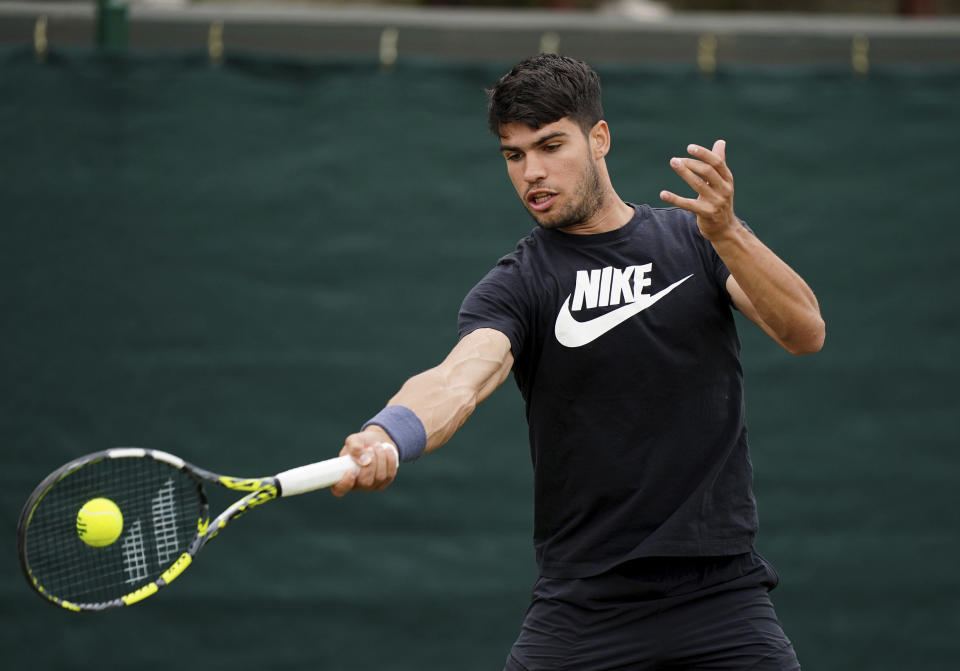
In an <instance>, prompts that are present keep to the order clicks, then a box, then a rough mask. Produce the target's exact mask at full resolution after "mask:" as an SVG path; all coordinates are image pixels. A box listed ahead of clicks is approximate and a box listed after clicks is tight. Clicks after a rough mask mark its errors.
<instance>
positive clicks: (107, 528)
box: [77, 498, 123, 548]
mask: <svg viewBox="0 0 960 671" xmlns="http://www.w3.org/2000/svg"><path fill="white" fill-rule="evenodd" d="M121 533H123V515H122V514H121V513H120V509H119V508H117V504H116V503H114V502H113V501H111V500H110V499H105V498H96V499H90V500H89V501H87V502H86V503H84V504H83V507H82V508H81V509H80V512H78V513H77V535H78V536H80V540H82V541H83V542H84V543H86V544H87V545H91V546H93V547H95V548H102V547H106V546H107V545H110V544H111V543H113V542H114V541H116V540H117V539H118V538H120V534H121Z"/></svg>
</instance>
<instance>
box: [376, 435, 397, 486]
mask: <svg viewBox="0 0 960 671" xmlns="http://www.w3.org/2000/svg"><path fill="white" fill-rule="evenodd" d="M379 452H380V453H379V455H378V457H379V458H378V460H377V462H378V466H377V485H376V489H377V490H378V491H382V490H384V489H386V488H387V487H388V486H389V485H390V483H391V482H393V479H394V478H395V477H396V474H397V466H398V464H397V449H396V448H395V447H394V446H393V445H392V444H391V443H380V446H379Z"/></svg>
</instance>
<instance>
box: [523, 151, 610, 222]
mask: <svg viewBox="0 0 960 671" xmlns="http://www.w3.org/2000/svg"><path fill="white" fill-rule="evenodd" d="M524 205H525V206H526V203H524ZM602 207H603V190H602V189H601V188H600V172H599V171H598V170H597V166H596V165H595V164H594V163H593V161H586V162H585V164H584V169H583V174H582V175H581V179H580V181H579V185H578V187H577V190H576V191H575V192H574V198H573V200H572V201H571V202H569V203H568V204H567V205H566V206H565V207H564V208H563V209H562V210H560V211H559V212H555V213H543V214H541V213H539V212H534V211H533V210H531V209H529V207H527V208H526V209H527V212H528V213H529V214H530V216H531V217H533V220H534V221H535V222H537V226H539V227H540V228H545V229H559V230H563V229H564V228H570V227H571V226H577V225H579V224H583V223H585V222H586V221H588V220H590V219H591V218H592V217H593V216H594V215H595V214H597V212H599V211H600V209H601V208H602Z"/></svg>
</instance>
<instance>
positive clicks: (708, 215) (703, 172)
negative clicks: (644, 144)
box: [660, 140, 739, 240]
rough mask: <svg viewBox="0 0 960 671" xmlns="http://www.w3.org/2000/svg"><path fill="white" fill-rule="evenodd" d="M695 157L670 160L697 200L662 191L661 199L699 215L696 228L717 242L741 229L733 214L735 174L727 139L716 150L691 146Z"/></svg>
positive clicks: (689, 150) (718, 143)
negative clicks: (729, 166) (727, 156)
mask: <svg viewBox="0 0 960 671" xmlns="http://www.w3.org/2000/svg"><path fill="white" fill-rule="evenodd" d="M687 151H688V152H689V153H690V155H691V156H692V157H693V158H679V157H675V158H672V159H670V167H672V168H673V169H674V171H675V172H676V173H677V174H678V175H680V177H682V178H683V181H685V182H686V183H687V184H689V185H690V186H691V187H692V188H693V190H694V191H696V192H697V194H698V196H699V197H698V198H682V197H680V196H678V195H677V194H675V193H672V192H670V191H661V192H660V198H661V200H664V201H665V202H667V203H670V204H671V205H674V206H676V207H679V208H682V209H684V210H688V211H690V212H693V213H694V214H696V215H697V226H698V227H699V228H700V233H702V234H703V237H705V238H706V239H707V240H715V239H717V238H720V237H722V236H723V235H724V234H726V233H728V232H730V231H732V230H734V229H735V228H736V227H738V226H739V222H738V220H737V217H736V215H735V214H734V213H733V173H731V172H730V168H728V167H727V160H726V153H727V143H726V141H725V140H717V141H716V142H714V143H713V149H712V150H711V149H707V148H706V147H701V146H700V145H697V144H691V145H689V146H688V147H687Z"/></svg>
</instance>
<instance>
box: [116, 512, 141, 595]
mask: <svg viewBox="0 0 960 671" xmlns="http://www.w3.org/2000/svg"><path fill="white" fill-rule="evenodd" d="M142 527H143V525H142V524H141V523H140V520H137V521H136V522H134V523H133V524H132V525H130V531H129V532H128V533H126V534H125V535H124V537H123V542H122V543H121V546H120V547H121V549H122V550H123V570H124V572H125V573H126V574H127V579H126V580H124V582H126V583H129V584H133V583H138V582H140V581H141V580H143V579H144V578H146V577H147V553H146V552H145V551H144V548H143V531H142Z"/></svg>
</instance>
